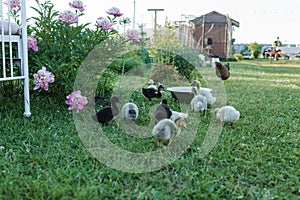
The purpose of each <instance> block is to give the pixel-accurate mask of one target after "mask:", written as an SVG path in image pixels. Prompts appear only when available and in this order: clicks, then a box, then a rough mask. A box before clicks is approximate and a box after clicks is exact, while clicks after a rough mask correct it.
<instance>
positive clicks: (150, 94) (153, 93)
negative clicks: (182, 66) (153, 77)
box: [142, 85, 164, 102]
mask: <svg viewBox="0 0 300 200" xmlns="http://www.w3.org/2000/svg"><path fill="white" fill-rule="evenodd" d="M162 90H164V86H163V85H159V86H158V88H157V89H155V88H142V93H143V95H144V96H145V97H146V98H148V99H149V101H150V102H151V100H152V99H153V98H161V97H162V93H161V91H162Z"/></svg>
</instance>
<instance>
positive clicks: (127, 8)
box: [27, 0, 300, 44]
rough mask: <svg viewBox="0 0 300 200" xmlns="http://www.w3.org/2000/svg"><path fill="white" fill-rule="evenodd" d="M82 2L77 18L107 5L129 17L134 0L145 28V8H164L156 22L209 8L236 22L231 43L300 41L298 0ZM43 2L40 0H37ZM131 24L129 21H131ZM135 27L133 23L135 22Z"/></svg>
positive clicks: (62, 2) (60, 3) (150, 19)
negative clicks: (83, 6)
mask: <svg viewBox="0 0 300 200" xmlns="http://www.w3.org/2000/svg"><path fill="white" fill-rule="evenodd" d="M71 1H72V0H51V2H52V3H53V4H54V5H55V7H54V9H55V10H57V11H64V10H69V9H70V7H69V4H68V3H69V2H71ZM82 1H83V3H84V4H85V5H86V7H85V8H86V10H85V11H84V14H85V15H84V16H82V17H81V18H80V19H79V20H80V21H79V22H82V23H86V22H90V23H95V21H96V19H97V18H99V17H105V16H107V14H106V13H105V12H106V11H107V10H108V9H109V8H111V7H113V6H114V7H117V8H119V9H120V11H121V12H122V13H123V14H124V16H126V17H129V18H130V19H131V20H133V16H134V14H133V13H134V1H135V11H136V12H135V13H136V14H135V21H136V24H146V28H153V27H154V26H153V25H154V12H150V11H147V9H153V8H154V9H164V11H160V12H157V23H158V24H160V25H163V24H164V23H165V21H166V18H167V20H168V21H179V20H185V19H187V18H185V17H184V16H188V15H194V16H196V17H199V16H201V15H204V14H207V13H209V12H211V11H217V12H219V13H221V14H224V15H228V16H229V17H230V18H231V19H234V20H236V21H238V22H239V23H240V27H235V28H234V29H235V30H234V32H233V38H235V43H236V44H238V43H251V42H257V43H259V44H272V43H273V42H274V41H275V40H276V38H277V37H279V38H280V40H281V41H282V43H283V44H300V34H299V32H298V31H299V29H300V28H299V24H298V20H299V18H300V1H299V0H284V1H277V0H251V1H244V0H150V1H149V0H109V1H108V0H82ZM40 2H43V0H40ZM27 5H28V6H27V7H29V6H35V5H36V4H35V1H34V0H28V2H27ZM27 10H28V11H27V13H28V14H27V17H30V16H31V15H32V11H31V9H30V8H29V9H27ZM130 27H131V28H132V27H133V25H132V24H131V25H130ZM135 27H137V25H135Z"/></svg>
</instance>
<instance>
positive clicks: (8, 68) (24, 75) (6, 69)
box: [0, 0, 31, 117]
mask: <svg viewBox="0 0 300 200" xmlns="http://www.w3.org/2000/svg"><path fill="white" fill-rule="evenodd" d="M26 1H27V0H21V15H20V18H21V19H20V22H21V26H20V29H19V30H18V31H17V33H16V31H15V30H16V29H15V25H16V24H15V23H14V21H13V19H12V16H11V6H10V5H11V0H7V1H3V0H0V3H1V4H0V15H1V16H0V17H1V19H0V26H1V27H0V29H1V31H0V34H1V35H0V43H1V59H2V62H1V64H0V70H2V71H1V72H0V81H9V80H19V79H21V80H23V81H24V107H25V112H24V115H25V116H26V117H30V116H31V113H30V100H29V76H28V50H27V24H26ZM16 66H17V67H18V69H16ZM1 68H2V69H1Z"/></svg>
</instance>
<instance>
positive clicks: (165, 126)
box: [152, 119, 180, 147]
mask: <svg viewBox="0 0 300 200" xmlns="http://www.w3.org/2000/svg"><path fill="white" fill-rule="evenodd" d="M179 133H180V132H179V129H178V127H177V125H176V124H175V122H173V121H172V120H170V119H162V120H160V121H159V122H158V123H157V124H156V125H155V126H154V127H153V130H152V134H153V135H154V136H155V137H156V139H157V145H158V146H160V145H161V142H162V141H168V147H169V146H170V145H171V142H172V138H174V137H176V136H178V135H179Z"/></svg>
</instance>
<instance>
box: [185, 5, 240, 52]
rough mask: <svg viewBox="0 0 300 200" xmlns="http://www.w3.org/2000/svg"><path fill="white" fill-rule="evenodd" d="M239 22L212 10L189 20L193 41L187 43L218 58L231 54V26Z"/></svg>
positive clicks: (237, 25) (232, 40) (237, 24)
mask: <svg viewBox="0 0 300 200" xmlns="http://www.w3.org/2000/svg"><path fill="white" fill-rule="evenodd" d="M239 25H240V24H239V22H238V21H236V20H233V19H231V18H229V16H228V15H223V14H220V13H218V12H216V11H212V12H210V13H207V14H205V15H202V16H200V17H197V18H195V19H193V20H190V21H189V29H190V31H189V32H190V33H191V36H192V39H193V41H194V42H190V43H189V45H190V46H193V48H195V49H198V50H199V51H200V53H203V54H213V55H216V56H218V57H219V58H228V57H230V56H231V55H232V44H233V42H234V39H233V38H232V32H233V26H236V27H239Z"/></svg>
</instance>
